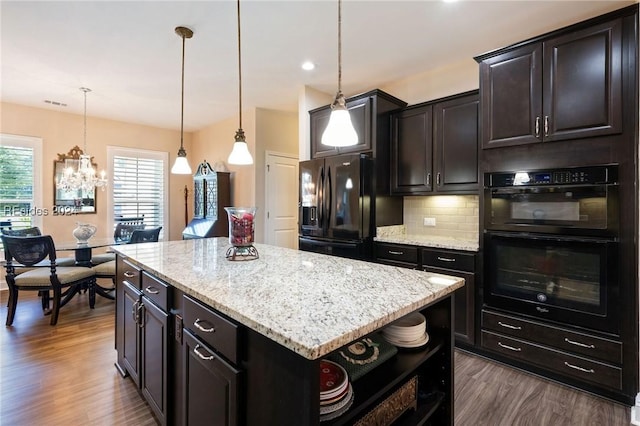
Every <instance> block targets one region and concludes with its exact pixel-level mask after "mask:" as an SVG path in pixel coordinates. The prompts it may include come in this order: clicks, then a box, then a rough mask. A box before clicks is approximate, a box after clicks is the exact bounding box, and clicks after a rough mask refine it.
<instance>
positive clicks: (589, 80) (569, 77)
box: [543, 19, 622, 141]
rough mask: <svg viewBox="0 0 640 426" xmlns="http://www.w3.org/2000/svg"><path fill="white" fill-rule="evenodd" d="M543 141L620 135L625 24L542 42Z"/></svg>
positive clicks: (612, 24) (604, 26) (619, 20)
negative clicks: (623, 27)
mask: <svg viewBox="0 0 640 426" xmlns="http://www.w3.org/2000/svg"><path fill="white" fill-rule="evenodd" d="M543 62H544V70H545V75H544V78H543V80H544V91H543V102H544V122H543V123H544V124H543V128H544V139H545V141H552V140H564V139H576V138H583V137H589V136H599V135H609V134H615V133H621V132H622V20H621V19H618V20H615V21H612V22H607V23H604V24H601V25H597V26H594V27H591V28H588V29H585V30H582V31H577V32H572V33H569V34H566V35H563V36H559V37H556V38H554V39H551V40H549V41H546V42H544V60H543Z"/></svg>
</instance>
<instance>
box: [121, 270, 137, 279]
mask: <svg viewBox="0 0 640 426" xmlns="http://www.w3.org/2000/svg"><path fill="white" fill-rule="evenodd" d="M123 275H124V276H125V277H127V278H133V277H135V276H136V274H135V273H133V272H131V271H124V274H123Z"/></svg>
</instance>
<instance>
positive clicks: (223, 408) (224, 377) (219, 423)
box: [183, 329, 240, 426]
mask: <svg viewBox="0 0 640 426" xmlns="http://www.w3.org/2000/svg"><path fill="white" fill-rule="evenodd" d="M183 338H184V344H183V351H184V354H183V355H184V356H183V358H184V383H183V385H184V399H183V404H184V406H183V412H184V421H183V424H184V425H185V426H197V425H202V426H205V425H206V426H210V425H216V426H232V425H237V424H239V423H240V421H239V419H238V415H239V414H238V413H239V411H238V407H239V404H238V400H239V397H240V394H239V375H240V372H239V371H238V370H236V369H235V368H233V367H232V366H231V365H230V364H228V363H226V362H225V361H224V360H223V359H222V358H220V357H219V356H217V355H216V354H215V353H214V352H213V351H211V350H210V349H209V348H208V347H206V346H205V345H204V343H202V342H201V341H200V340H198V339H197V338H196V337H194V336H193V335H192V334H191V333H190V332H189V331H188V330H187V329H184V334H183Z"/></svg>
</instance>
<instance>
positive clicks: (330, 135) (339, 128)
mask: <svg viewBox="0 0 640 426" xmlns="http://www.w3.org/2000/svg"><path fill="white" fill-rule="evenodd" d="M321 142H322V144H323V145H327V146H335V147H344V146H353V145H357V144H358V134H357V133H356V130H355V129H354V128H353V123H352V122H351V115H349V110H348V109H347V102H346V101H345V99H344V95H343V94H342V0H338V92H337V93H336V98H335V100H334V101H333V103H332V104H331V116H330V117H329V124H327V128H326V129H325V130H324V133H323V134H322V139H321Z"/></svg>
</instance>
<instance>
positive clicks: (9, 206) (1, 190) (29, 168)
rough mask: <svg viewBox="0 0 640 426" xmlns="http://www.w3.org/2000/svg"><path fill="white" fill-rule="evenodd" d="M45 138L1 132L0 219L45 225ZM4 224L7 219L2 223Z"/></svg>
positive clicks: (48, 211) (13, 223) (21, 224)
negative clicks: (43, 200)
mask: <svg viewBox="0 0 640 426" xmlns="http://www.w3.org/2000/svg"><path fill="white" fill-rule="evenodd" d="M41 170H42V139H40V138H33V137H27V136H17V135H8V134H0V222H11V227H13V228H16V227H29V226H38V227H42V216H45V215H49V214H54V212H53V211H51V209H49V208H46V207H44V206H43V205H42V173H41ZM3 225H4V223H3Z"/></svg>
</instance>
